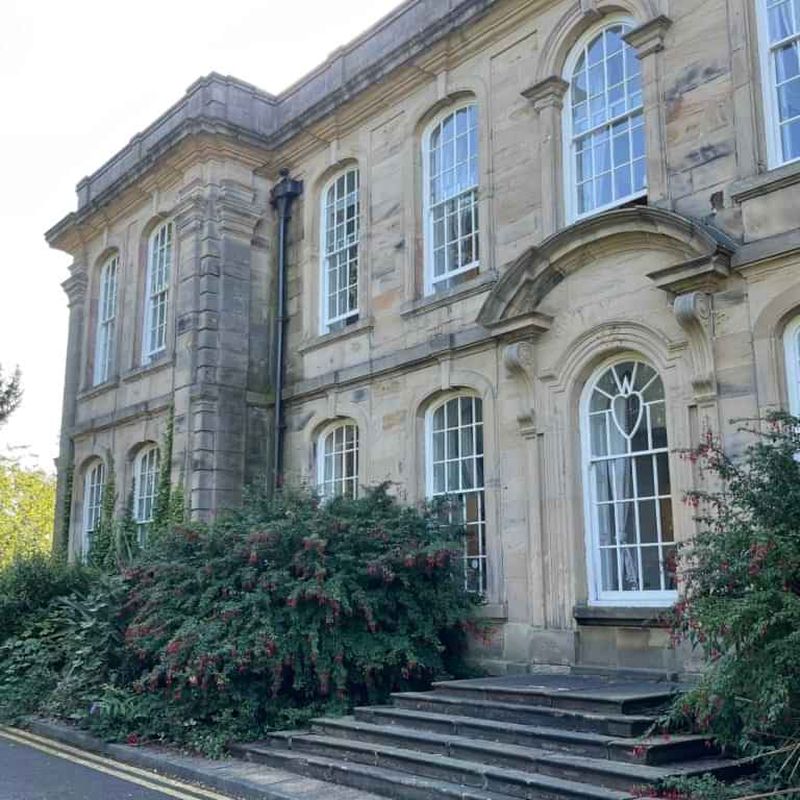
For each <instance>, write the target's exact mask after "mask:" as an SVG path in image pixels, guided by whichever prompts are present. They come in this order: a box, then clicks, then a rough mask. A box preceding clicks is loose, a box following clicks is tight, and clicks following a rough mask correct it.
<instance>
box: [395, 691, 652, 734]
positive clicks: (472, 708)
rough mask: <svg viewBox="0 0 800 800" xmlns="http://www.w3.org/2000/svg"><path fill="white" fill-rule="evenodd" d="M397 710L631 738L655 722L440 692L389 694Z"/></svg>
mask: <svg viewBox="0 0 800 800" xmlns="http://www.w3.org/2000/svg"><path fill="white" fill-rule="evenodd" d="M392 701H393V703H394V705H395V706H397V707H398V708H408V709H414V710H417V711H431V712H434V713H438V714H455V715H457V716H460V717H476V718H478V719H491V720H495V721H498V722H511V723H517V724H521V725H538V726H543V727H550V728H562V729H566V730H572V731H582V732H590V733H601V734H604V735H606V736H615V737H634V736H641V735H643V734H644V733H646V732H647V731H648V730H649V729H650V728H651V727H652V726H653V724H654V723H655V721H656V718H655V717H654V716H645V715H640V714H612V713H598V712H590V711H580V710H573V709H565V708H553V707H552V706H537V705H528V704H527V703H501V702H496V701H492V700H482V699H470V698H466V697H460V696H457V695H451V694H447V693H445V692H444V691H439V692H402V693H397V694H393V695H392Z"/></svg>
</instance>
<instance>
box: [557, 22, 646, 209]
mask: <svg viewBox="0 0 800 800" xmlns="http://www.w3.org/2000/svg"><path fill="white" fill-rule="evenodd" d="M631 28H632V25H631V23H630V22H629V21H628V20H625V19H614V20H608V21H606V22H605V23H604V24H603V26H602V27H601V28H600V29H599V30H598V29H596V28H595V29H593V30H592V31H591V32H590V33H589V34H587V35H586V36H584V37H583V38H582V39H580V40H579V42H578V44H577V45H576V47H575V49H574V50H573V52H572V55H571V56H570V58H568V59H567V64H566V74H565V76H564V77H565V79H566V80H567V82H568V83H569V90H568V94H567V102H566V103H565V106H564V162H565V163H564V176H565V179H566V184H567V185H566V190H565V197H566V198H567V217H568V219H569V220H570V221H573V220H576V219H579V218H581V217H583V216H586V215H588V214H593V213H596V212H598V211H603V210H605V209H609V208H613V207H614V206H618V205H621V204H622V203H626V202H628V201H630V200H633V199H635V198H638V197H643V196H645V195H646V193H647V190H646V186H647V174H646V173H647V171H646V164H645V137H644V116H643V113H642V86H641V78H640V75H639V61H638V59H637V58H636V51H635V50H634V49H633V48H632V47H631V46H630V45H628V44H626V43H625V42H624V41H623V39H622V37H623V35H624V34H626V33H627V32H628V31H629V30H631Z"/></svg>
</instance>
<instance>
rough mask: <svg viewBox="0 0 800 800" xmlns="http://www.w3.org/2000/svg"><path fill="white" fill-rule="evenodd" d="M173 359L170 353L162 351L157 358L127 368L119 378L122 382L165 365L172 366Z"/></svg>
mask: <svg viewBox="0 0 800 800" xmlns="http://www.w3.org/2000/svg"><path fill="white" fill-rule="evenodd" d="M174 363H175V360H174V359H173V357H172V354H167V353H164V354H163V355H161V356H159V357H158V358H155V359H153V360H152V361H150V362H149V363H148V364H142V365H141V366H139V367H134V368H133V369H131V370H128V372H126V373H125V374H124V375H122V377H121V378H120V380H121V381H122V383H127V382H128V381H135V380H136V379H137V378H140V377H141V376H142V375H149V374H151V373H154V372H159V371H160V370H162V369H166V368H167V367H171V366H173V365H174Z"/></svg>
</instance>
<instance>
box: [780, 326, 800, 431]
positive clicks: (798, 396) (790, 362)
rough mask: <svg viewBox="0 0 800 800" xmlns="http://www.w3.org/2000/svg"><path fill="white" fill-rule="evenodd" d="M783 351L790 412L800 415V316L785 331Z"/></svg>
mask: <svg viewBox="0 0 800 800" xmlns="http://www.w3.org/2000/svg"><path fill="white" fill-rule="evenodd" d="M783 352H784V359H785V364H786V388H787V391H788V394H789V413H790V414H793V415H794V416H795V417H800V316H798V317H795V318H794V319H793V320H792V321H791V322H790V323H789V324H788V325H787V326H786V330H785V331H784V332H783Z"/></svg>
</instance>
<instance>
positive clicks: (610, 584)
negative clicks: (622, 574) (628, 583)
mask: <svg viewBox="0 0 800 800" xmlns="http://www.w3.org/2000/svg"><path fill="white" fill-rule="evenodd" d="M600 565H601V566H600V568H601V570H602V575H601V577H600V580H601V585H602V587H603V591H605V592H616V591H619V572H618V565H617V551H616V549H614V548H609V549H607V550H601V551H600Z"/></svg>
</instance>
